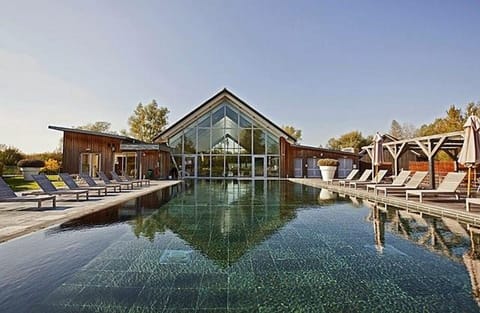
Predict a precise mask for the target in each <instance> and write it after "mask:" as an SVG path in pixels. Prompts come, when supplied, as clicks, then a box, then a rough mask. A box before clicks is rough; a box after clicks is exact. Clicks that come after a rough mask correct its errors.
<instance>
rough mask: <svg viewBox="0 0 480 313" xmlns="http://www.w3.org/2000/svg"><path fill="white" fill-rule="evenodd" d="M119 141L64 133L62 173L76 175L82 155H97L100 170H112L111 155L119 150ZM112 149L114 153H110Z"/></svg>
mask: <svg viewBox="0 0 480 313" xmlns="http://www.w3.org/2000/svg"><path fill="white" fill-rule="evenodd" d="M120 141H121V140H120V139H116V138H109V137H103V136H93V135H86V134H78V133H70V132H64V135H63V162H62V171H64V172H67V173H70V174H78V172H79V170H80V155H81V154H82V153H99V154H100V164H101V170H102V171H105V172H107V173H108V172H110V171H111V170H112V169H113V162H114V160H113V155H114V153H115V151H119V150H120ZM112 147H114V148H115V151H112Z"/></svg>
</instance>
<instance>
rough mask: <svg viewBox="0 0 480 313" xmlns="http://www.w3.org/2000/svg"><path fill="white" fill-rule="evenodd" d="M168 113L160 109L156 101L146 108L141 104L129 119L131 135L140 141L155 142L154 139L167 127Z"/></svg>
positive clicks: (164, 108) (166, 110) (163, 108)
mask: <svg viewBox="0 0 480 313" xmlns="http://www.w3.org/2000/svg"><path fill="white" fill-rule="evenodd" d="M168 113H170V111H169V110H168V109H167V108H166V107H159V106H158V104H157V102H156V101H155V100H152V102H150V103H149V104H147V105H145V106H144V105H143V104H142V103H141V102H140V103H139V104H138V105H137V107H136V108H135V111H134V112H133V115H132V116H130V117H129V118H128V125H129V126H130V133H131V134H132V136H133V137H135V138H137V139H138V140H141V141H145V142H153V138H154V137H155V136H156V135H158V133H160V132H161V131H162V130H163V129H164V128H165V126H166V125H167V116H168Z"/></svg>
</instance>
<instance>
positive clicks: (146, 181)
mask: <svg viewBox="0 0 480 313" xmlns="http://www.w3.org/2000/svg"><path fill="white" fill-rule="evenodd" d="M123 177H124V178H125V180H126V181H139V182H140V186H143V184H145V185H147V186H150V179H147V178H143V179H142V178H140V179H135V178H132V177H130V176H128V175H127V174H125V173H123Z"/></svg>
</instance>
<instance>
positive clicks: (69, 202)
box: [0, 180, 181, 242]
mask: <svg viewBox="0 0 480 313" xmlns="http://www.w3.org/2000/svg"><path fill="white" fill-rule="evenodd" d="M180 182H181V181H178V180H168V181H151V186H149V187H145V186H144V187H135V189H134V190H128V191H123V190H122V192H121V193H118V192H117V193H113V192H110V191H109V193H108V195H107V196H100V197H99V196H96V192H93V193H91V194H90V197H89V200H88V201H86V200H80V201H75V196H57V208H56V209H53V208H52V206H51V203H52V202H51V201H45V202H43V203H42V208H40V209H38V208H37V206H36V205H37V204H36V203H35V202H24V203H22V202H15V203H0V242H4V241H7V240H10V239H13V238H16V237H19V236H22V235H25V234H28V233H31V232H34V231H37V230H39V229H43V228H46V227H49V226H52V225H55V224H59V223H63V222H65V221H68V220H71V219H75V218H79V217H81V216H84V215H87V214H90V213H93V212H97V211H100V210H103V209H106V208H108V207H111V206H114V205H118V204H120V203H123V202H125V201H128V200H130V199H134V198H137V197H139V196H143V195H146V194H149V193H151V192H154V191H157V190H161V189H163V188H168V187H170V186H174V185H177V184H179V183H180Z"/></svg>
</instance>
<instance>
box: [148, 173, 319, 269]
mask: <svg viewBox="0 0 480 313" xmlns="http://www.w3.org/2000/svg"><path fill="white" fill-rule="evenodd" d="M285 185H287V186H288V185H289V186H288V187H285ZM297 186H300V185H298V184H295V185H294V184H291V183H287V184H282V183H281V182H279V181H266V180H261V181H253V182H252V181H250V182H245V181H234V180H225V181H223V180H222V181H220V180H219V181H212V182H205V181H193V182H192V186H191V188H189V189H187V190H186V191H185V193H183V194H181V195H179V196H178V197H176V198H174V199H172V200H171V201H170V202H169V203H167V204H166V205H164V206H163V207H162V209H161V210H159V211H158V212H156V213H155V214H153V215H152V216H151V217H149V218H148V219H145V220H144V221H143V222H144V226H145V228H146V229H147V227H148V226H151V225H154V224H155V225H157V227H158V232H163V231H165V230H167V229H170V230H172V231H173V232H174V233H175V234H177V235H178V236H179V237H181V238H182V239H183V240H185V241H186V242H188V244H190V245H191V246H193V247H194V248H195V249H197V250H199V251H201V252H202V253H203V254H205V255H206V256H208V258H209V259H212V260H214V261H216V262H217V263H219V264H221V265H222V266H229V265H231V264H233V263H235V262H236V261H237V260H238V259H239V258H240V257H241V256H242V255H244V254H245V253H246V252H248V251H249V250H250V249H252V248H253V247H255V246H256V245H258V244H259V243H261V242H263V241H264V240H266V239H267V238H268V237H269V236H270V235H271V234H273V233H274V232H276V231H278V230H279V229H280V228H281V227H283V226H284V225H285V224H286V223H287V222H289V221H290V220H292V219H294V218H295V216H296V212H295V209H297V208H299V207H302V206H304V205H308V204H310V205H314V203H316V197H317V196H318V194H310V193H304V194H302V193H294V192H292V191H293V189H295V188H297ZM285 188H287V189H288V188H292V189H288V190H287V189H285ZM310 190H311V189H310ZM191 195H193V196H194V197H191ZM293 196H294V198H295V199H296V203H294V204H292V203H291V202H289V204H286V203H287V202H286V201H287V199H288V198H290V197H293ZM192 198H193V199H194V200H192ZM146 229H145V230H144V231H141V232H139V233H141V234H142V235H146V236H148V234H145V231H146ZM150 234H152V233H150ZM148 237H150V236H148ZM150 238H151V239H153V238H152V237H150Z"/></svg>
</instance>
